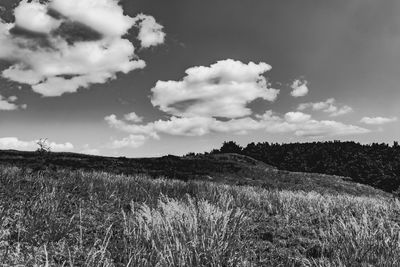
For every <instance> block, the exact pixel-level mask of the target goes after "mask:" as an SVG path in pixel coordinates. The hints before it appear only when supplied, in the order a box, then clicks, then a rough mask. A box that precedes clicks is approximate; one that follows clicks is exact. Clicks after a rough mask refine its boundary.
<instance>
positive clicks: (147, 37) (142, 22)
mask: <svg viewBox="0 0 400 267" xmlns="http://www.w3.org/2000/svg"><path fill="white" fill-rule="evenodd" d="M136 19H137V22H136V24H137V25H139V28H140V30H139V35H138V39H139V40H140V43H141V46H142V47H144V48H149V47H151V46H157V45H159V44H163V43H164V40H165V33H164V32H163V28H164V27H163V26H162V25H160V24H158V23H157V22H156V20H155V19H154V17H152V16H148V15H144V14H139V15H138V16H136Z"/></svg>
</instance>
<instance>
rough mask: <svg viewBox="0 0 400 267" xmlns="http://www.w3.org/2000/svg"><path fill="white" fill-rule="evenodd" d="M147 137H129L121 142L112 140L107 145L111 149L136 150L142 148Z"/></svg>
mask: <svg viewBox="0 0 400 267" xmlns="http://www.w3.org/2000/svg"><path fill="white" fill-rule="evenodd" d="M147 139H148V137H147V136H144V135H133V134H131V135H129V136H128V137H125V138H123V139H121V140H113V141H112V142H111V144H110V145H109V148H111V149H119V148H137V147H140V146H142V145H143V144H144V143H145V142H146V141H147Z"/></svg>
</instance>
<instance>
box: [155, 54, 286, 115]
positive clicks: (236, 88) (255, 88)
mask: <svg viewBox="0 0 400 267" xmlns="http://www.w3.org/2000/svg"><path fill="white" fill-rule="evenodd" d="M270 69H271V66H270V65H268V64H266V63H259V64H256V63H253V62H250V63H248V64H245V63H242V62H240V61H234V60H232V59H227V60H222V61H218V62H217V63H215V64H213V65H211V66H209V67H203V66H200V67H193V68H190V69H188V70H186V76H185V77H184V78H183V80H181V81H158V82H157V84H156V86H155V87H154V88H153V89H151V91H152V92H153V96H152V99H151V102H152V104H153V105H154V106H156V107H158V108H159V109H160V110H162V111H164V112H166V113H168V114H171V115H174V116H180V117H224V118H238V117H243V116H247V115H249V114H251V112H252V111H251V110H250V109H249V108H248V107H247V105H248V104H249V103H251V102H252V101H254V100H256V99H258V98H260V99H264V100H267V101H274V100H275V99H276V98H277V95H278V93H279V90H276V89H273V88H268V83H267V81H266V78H265V77H264V76H262V74H264V73H265V72H267V71H269V70H270Z"/></svg>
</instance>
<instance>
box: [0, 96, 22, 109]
mask: <svg viewBox="0 0 400 267" xmlns="http://www.w3.org/2000/svg"><path fill="white" fill-rule="evenodd" d="M17 100H18V98H17V97H16V96H10V97H9V98H5V97H3V96H2V95H0V110H7V111H10V110H17V109H20V108H22V109H25V108H26V105H25V104H22V105H18V104H16V103H15V102H16V101H17Z"/></svg>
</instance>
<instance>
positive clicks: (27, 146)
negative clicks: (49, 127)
mask: <svg viewBox="0 0 400 267" xmlns="http://www.w3.org/2000/svg"><path fill="white" fill-rule="evenodd" d="M36 142H37V140H35V141H22V140H19V139H18V138H17V137H3V138H0V149H15V150H24V151H34V150H36V149H37V148H38V145H37V143H36ZM48 144H49V146H50V149H51V151H54V152H62V151H71V150H73V149H74V146H73V145H72V144H71V143H69V142H67V143H64V144H58V143H55V142H50V143H48Z"/></svg>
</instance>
